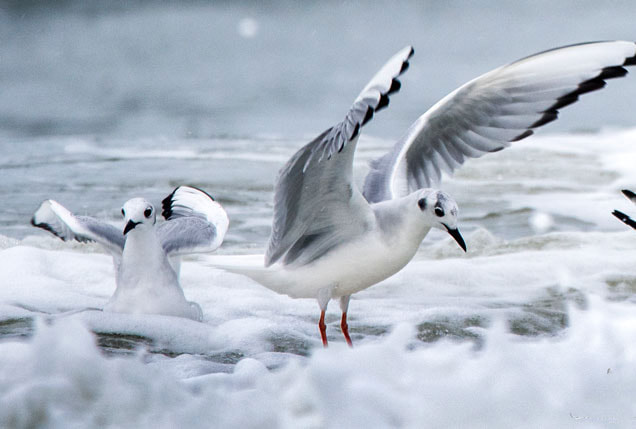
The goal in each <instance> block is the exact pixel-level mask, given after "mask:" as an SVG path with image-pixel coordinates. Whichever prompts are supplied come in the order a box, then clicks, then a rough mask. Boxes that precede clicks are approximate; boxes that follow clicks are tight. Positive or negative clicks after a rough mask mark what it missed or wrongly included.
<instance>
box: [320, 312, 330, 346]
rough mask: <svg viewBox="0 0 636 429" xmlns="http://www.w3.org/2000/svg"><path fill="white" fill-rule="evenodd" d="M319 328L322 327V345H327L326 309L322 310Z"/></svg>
mask: <svg viewBox="0 0 636 429" xmlns="http://www.w3.org/2000/svg"><path fill="white" fill-rule="evenodd" d="M318 328H319V329H320V337H321V338H322V345H323V346H325V347H327V345H328V344H327V325H325V310H322V311H321V312H320V322H318Z"/></svg>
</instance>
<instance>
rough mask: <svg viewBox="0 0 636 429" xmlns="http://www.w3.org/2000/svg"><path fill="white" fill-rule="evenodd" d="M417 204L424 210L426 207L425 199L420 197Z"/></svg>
mask: <svg viewBox="0 0 636 429" xmlns="http://www.w3.org/2000/svg"><path fill="white" fill-rule="evenodd" d="M417 205H418V206H419V207H420V210H424V209H425V208H426V199H424V198H420V200H419V201H418V202H417Z"/></svg>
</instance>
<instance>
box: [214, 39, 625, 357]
mask: <svg viewBox="0 0 636 429" xmlns="http://www.w3.org/2000/svg"><path fill="white" fill-rule="evenodd" d="M412 55H413V48H411V47H410V46H409V47H406V48H404V49H402V50H401V51H399V52H398V53H397V54H396V55H395V56H393V57H392V58H391V59H390V60H389V61H388V62H387V63H386V64H385V65H384V66H383V67H382V68H381V69H380V71H379V72H378V73H377V74H376V75H375V76H374V77H373V79H372V80H371V81H370V82H369V83H368V84H367V86H366V87H365V88H364V89H363V90H362V92H361V93H360V95H358V97H357V98H356V99H355V101H354V103H353V106H352V107H351V109H350V110H349V112H348V113H347V114H346V116H345V118H344V120H343V121H342V122H340V123H338V124H336V125H334V126H333V127H331V128H329V129H327V130H325V131H324V132H323V133H321V134H320V135H319V136H318V137H316V138H315V139H314V140H313V141H311V142H310V143H309V144H307V145H305V146H304V147H302V148H301V149H300V150H299V151H298V152H296V153H295V154H294V156H292V158H291V159H290V160H289V161H288V162H287V164H285V166H284V167H283V168H282V170H281V171H280V173H279V176H278V179H277V182H276V186H275V194H274V219H273V225H272V232H271V236H270V238H269V243H268V245H267V250H266V254H265V259H264V267H263V266H260V267H254V266H247V265H234V266H228V265H225V266H224V268H226V269H228V270H230V271H233V272H237V273H241V274H245V275H247V276H249V277H251V278H253V279H254V280H256V281H257V282H259V283H261V284H263V285H264V286H266V287H268V288H270V289H272V290H274V291H276V292H279V293H284V294H287V295H289V296H291V297H294V298H314V299H316V300H317V301H318V304H319V306H320V311H321V313H320V322H319V328H320V334H321V337H322V342H323V344H324V345H325V346H326V345H327V335H326V326H325V322H324V319H325V310H326V309H327V304H328V303H329V301H330V300H331V299H333V298H338V299H339V300H340V308H341V310H342V319H341V324H340V326H341V329H342V333H343V335H344V337H345V340H346V341H347V343H348V344H349V345H351V339H350V337H349V333H348V327H347V309H348V306H349V298H350V296H351V294H353V293H355V292H358V291H360V290H363V289H365V288H367V287H369V286H371V285H373V284H375V283H378V282H379V281H381V280H383V279H386V278H387V277H389V276H391V275H392V274H394V273H396V272H398V271H399V270H400V269H402V268H403V267H404V266H405V265H406V264H407V263H408V262H409V261H410V260H411V258H413V256H414V255H415V252H416V251H417V249H418V247H419V245H420V243H421V242H422V240H423V239H424V237H425V236H426V234H427V233H428V231H429V230H430V229H431V228H438V229H441V230H443V231H447V232H448V233H449V234H450V235H451V236H452V237H453V238H454V239H455V240H456V241H457V243H458V244H459V245H460V246H461V247H462V248H463V249H464V250H466V247H465V244H464V240H463V239H462V237H461V235H460V234H459V231H458V229H457V215H458V209H457V204H456V203H455V201H454V200H453V199H452V198H451V197H450V196H449V195H448V194H446V193H444V192H442V191H438V190H435V189H433V188H435V187H437V186H438V185H439V184H440V180H441V177H442V172H445V173H447V174H452V173H453V171H454V170H455V169H456V168H458V167H459V166H461V165H462V164H463V163H464V161H465V160H466V158H476V157H480V156H482V155H484V154H486V153H490V152H497V151H499V150H501V149H503V148H505V147H508V146H509V145H510V143H511V142H515V141H518V140H521V139H523V138H526V137H528V136H530V135H531V134H532V133H533V129H534V128H537V127H539V126H541V125H544V124H547V123H548V122H551V121H553V120H555V119H557V116H558V113H559V109H561V108H562V107H565V106H567V105H569V104H572V103H574V102H575V101H577V100H578V99H579V96H580V95H581V94H585V93H587V92H590V91H594V90H597V89H600V88H602V87H603V86H605V80H607V79H611V78H616V77H621V76H624V75H625V74H626V73H627V70H626V69H625V68H624V66H630V65H633V64H635V63H636V57H635V55H636V44H634V43H633V42H623V41H610V42H594V43H585V44H580V45H573V46H566V47H562V48H557V49H553V50H549V51H545V52H542V53H539V54H536V55H532V56H529V57H526V58H523V59H521V60H519V61H516V62H514V63H511V64H508V65H505V66H503V67H500V68H497V69H495V70H493V71H491V72H489V73H486V74H484V75H482V76H480V77H478V78H476V79H474V80H472V81H470V82H468V83H466V84H465V85H463V86H461V87H459V88H458V89H456V90H455V91H453V92H451V93H450V94H449V95H447V96H446V97H444V98H443V99H442V100H440V101H439V102H438V103H436V104H435V105H434V106H433V107H431V108H430V109H429V110H428V111H427V112H426V113H424V114H423V115H422V116H420V117H419V119H417V120H416V121H415V123H414V124H413V125H411V127H410V128H409V129H408V131H407V132H406V134H405V135H404V136H403V137H402V138H401V139H400V140H398V142H397V143H396V144H395V145H394V146H393V148H392V149H391V150H390V151H389V152H388V153H387V154H386V155H384V156H383V157H381V158H379V159H377V160H375V161H373V162H372V163H371V170H370V172H369V174H368V175H367V177H366V180H365V182H364V188H363V190H362V192H360V191H359V190H358V189H357V187H356V186H355V184H354V182H353V157H354V152H355V148H356V144H357V142H358V136H359V132H360V128H361V127H362V126H363V125H364V124H366V123H367V122H368V121H369V120H370V119H371V118H372V117H373V115H374V114H375V112H377V111H378V110H380V109H382V108H383V107H386V106H387V105H388V103H389V96H390V95H391V94H393V93H394V92H397V91H398V90H399V88H400V82H399V80H398V77H399V76H400V75H401V74H402V73H403V72H404V71H405V70H406V69H407V68H408V65H409V63H408V61H409V59H410V58H411V56H412ZM217 265H219V264H217Z"/></svg>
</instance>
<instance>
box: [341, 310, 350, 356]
mask: <svg viewBox="0 0 636 429" xmlns="http://www.w3.org/2000/svg"><path fill="white" fill-rule="evenodd" d="M340 329H342V335H344V337H345V341H347V344H349V347H353V343H352V342H351V337H350V336H349V325H347V312H346V311H343V312H342V321H341V322H340Z"/></svg>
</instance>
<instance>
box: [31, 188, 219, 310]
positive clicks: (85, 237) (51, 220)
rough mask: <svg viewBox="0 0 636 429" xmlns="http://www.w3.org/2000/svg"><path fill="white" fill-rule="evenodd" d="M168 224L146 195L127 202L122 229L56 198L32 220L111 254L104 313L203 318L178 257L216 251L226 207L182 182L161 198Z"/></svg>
mask: <svg viewBox="0 0 636 429" xmlns="http://www.w3.org/2000/svg"><path fill="white" fill-rule="evenodd" d="M162 204H163V206H162V208H163V211H162V215H163V216H164V218H165V219H166V222H163V223H160V224H159V225H156V221H157V214H156V212H155V208H154V207H153V205H152V204H150V203H149V202H148V201H146V200H145V199H143V198H133V199H131V200H128V201H127V202H126V203H125V204H124V206H123V208H122V209H121V213H122V215H123V216H124V222H125V226H124V229H123V233H122V230H120V229H117V228H116V227H114V226H112V225H110V224H108V223H106V222H104V221H101V220H98V219H95V218H92V217H88V216H75V215H74V214H72V213H71V212H70V211H68V210H67V209H66V208H64V207H63V206H62V205H60V204H59V203H57V202H56V201H53V200H46V201H44V202H43V203H42V204H41V205H40V207H39V208H38V209H37V211H36V212H35V214H34V215H33V219H32V220H31V223H32V224H33V225H34V226H37V227H39V228H43V229H46V230H47V231H50V232H51V233H53V234H55V235H56V236H58V237H59V238H61V239H62V240H64V241H67V240H73V239H75V240H77V241H81V242H85V241H95V242H97V243H99V244H101V245H102V246H103V247H104V248H106V249H107V250H108V251H109V252H110V253H111V254H112V256H113V263H114V265H115V273H116V284H117V287H116V289H115V293H114V294H113V296H112V297H111V298H110V300H109V302H108V303H107V304H106V305H105V307H104V310H105V311H113V312H120V313H146V314H164V315H169V316H180V317H188V318H190V319H194V320H201V318H202V312H201V307H199V305H198V304H196V303H194V302H188V301H186V299H185V296H184V294H183V290H182V289H181V286H180V285H179V268H180V256H181V255H186V254H190V253H205V252H212V251H214V250H215V249H216V248H218V247H219V246H220V245H221V243H222V242H223V237H224V236H225V233H226V231H227V228H228V225H229V221H228V217H227V214H226V213H225V210H224V209H223V207H221V205H220V204H219V203H217V202H216V201H214V199H213V198H212V197H211V196H210V195H208V194H207V193H205V192H204V191H202V190H200V189H197V188H193V187H190V186H179V187H178V188H176V189H175V190H174V192H172V193H171V194H170V195H168V196H167V197H166V198H165V199H164V200H163V202H162Z"/></svg>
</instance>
